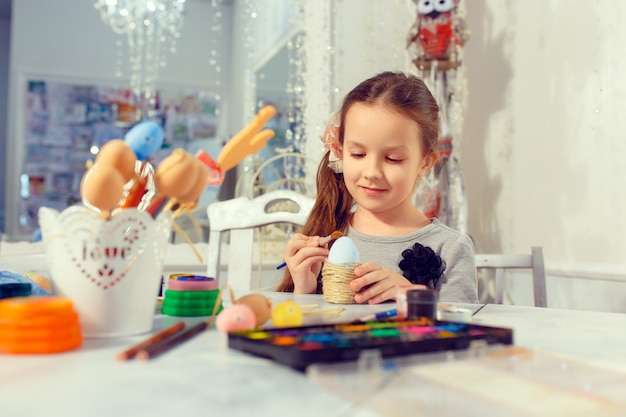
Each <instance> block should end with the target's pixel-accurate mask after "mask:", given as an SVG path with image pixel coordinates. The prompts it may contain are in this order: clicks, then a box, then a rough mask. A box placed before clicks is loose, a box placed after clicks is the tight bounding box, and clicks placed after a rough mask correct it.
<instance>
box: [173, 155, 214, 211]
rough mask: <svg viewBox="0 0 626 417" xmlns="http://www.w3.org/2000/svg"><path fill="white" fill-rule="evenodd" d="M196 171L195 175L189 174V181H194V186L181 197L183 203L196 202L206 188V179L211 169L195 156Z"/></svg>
mask: <svg viewBox="0 0 626 417" xmlns="http://www.w3.org/2000/svg"><path fill="white" fill-rule="evenodd" d="M193 169H194V171H195V172H194V173H195V175H191V174H190V175H189V181H191V182H193V186H192V187H191V189H190V190H189V192H188V193H187V194H185V195H183V196H181V197H180V198H179V200H180V202H181V203H187V204H194V203H195V202H197V201H198V199H199V198H200V196H201V195H202V192H203V191H204V189H205V188H206V185H207V184H206V181H207V177H208V175H209V170H208V169H207V167H206V165H204V164H203V163H202V162H201V161H200V160H199V159H195V158H194V167H193Z"/></svg>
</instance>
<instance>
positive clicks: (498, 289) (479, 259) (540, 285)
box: [476, 246, 547, 307]
mask: <svg viewBox="0 0 626 417" xmlns="http://www.w3.org/2000/svg"><path fill="white" fill-rule="evenodd" d="M476 268H477V269H481V268H489V269H494V270H495V302H496V303H497V304H502V303H503V301H504V271H505V270H506V269H511V268H516V269H531V270H532V276H533V293H534V299H535V306H536V307H547V299H546V272H545V266H544V262H543V248H542V247H540V246H534V247H532V248H531V253H530V254H527V255H502V254H476Z"/></svg>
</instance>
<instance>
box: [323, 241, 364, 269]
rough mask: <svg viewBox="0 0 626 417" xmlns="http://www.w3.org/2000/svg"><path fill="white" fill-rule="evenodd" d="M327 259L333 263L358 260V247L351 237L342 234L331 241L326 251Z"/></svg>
mask: <svg viewBox="0 0 626 417" xmlns="http://www.w3.org/2000/svg"><path fill="white" fill-rule="evenodd" d="M328 260H329V261H330V262H331V263H334V264H341V263H348V262H359V261H360V260H361V257H360V255H359V249H358V248H357V247H356V244H355V243H354V241H353V240H352V239H350V238H349V237H347V236H342V237H340V238H339V239H337V240H336V241H335V243H333V246H332V247H331V248H330V252H329V253H328Z"/></svg>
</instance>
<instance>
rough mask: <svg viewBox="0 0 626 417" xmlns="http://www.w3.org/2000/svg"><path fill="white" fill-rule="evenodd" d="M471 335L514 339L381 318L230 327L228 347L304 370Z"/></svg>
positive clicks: (464, 343) (430, 347) (450, 325)
mask: <svg viewBox="0 0 626 417" xmlns="http://www.w3.org/2000/svg"><path fill="white" fill-rule="evenodd" d="M475 340H483V341H485V342H486V343H487V344H502V345H511V344H513V330H512V329H507V328H500V327H491V326H481V325H476V324H468V323H455V322H446V321H432V320H427V319H422V318H420V319H417V320H385V321H371V322H366V323H357V322H351V323H337V324H324V325H312V326H302V327H289V328H266V329H253V330H246V331H237V332H231V333H229V335H228V346H229V347H230V348H232V349H237V350H240V351H243V352H247V353H250V354H253V355H257V356H262V357H266V358H269V359H272V360H274V361H276V362H278V363H281V364H283V365H287V366H290V367H292V368H294V369H297V370H300V371H304V370H305V369H306V367H307V366H309V365H311V364H314V363H326V362H338V361H346V360H356V359H358V357H359V355H360V354H361V352H363V351H365V350H371V349H376V350H378V351H379V352H380V354H381V356H383V357H391V356H401V355H411V354H418V353H425V352H436V351H444V350H458V349H467V348H468V347H469V346H470V343H471V342H473V341H475Z"/></svg>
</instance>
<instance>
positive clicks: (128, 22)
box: [94, 0, 185, 121]
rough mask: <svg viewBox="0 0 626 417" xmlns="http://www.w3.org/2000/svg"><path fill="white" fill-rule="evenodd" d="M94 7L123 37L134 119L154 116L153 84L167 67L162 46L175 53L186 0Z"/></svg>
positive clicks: (108, 2)
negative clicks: (133, 102)
mask: <svg viewBox="0 0 626 417" xmlns="http://www.w3.org/2000/svg"><path fill="white" fill-rule="evenodd" d="M94 6H95V8H96V9H97V10H99V11H100V17H101V18H102V20H103V21H104V23H106V24H107V25H109V26H110V27H111V28H112V29H113V31H114V32H115V33H117V34H120V35H126V38H127V45H128V57H129V62H130V87H131V89H132V91H133V93H134V95H135V97H136V98H137V110H138V111H137V117H136V118H137V120H138V121H139V120H146V119H150V118H152V117H153V116H154V115H155V113H156V105H157V97H156V81H157V76H158V73H159V68H160V67H164V66H165V65H166V59H165V54H164V51H163V48H164V47H169V52H172V53H173V52H175V51H176V41H177V39H178V38H179V37H180V32H181V29H182V27H183V24H184V11H185V0H97V1H96V2H95V4H94Z"/></svg>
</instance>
